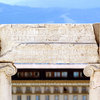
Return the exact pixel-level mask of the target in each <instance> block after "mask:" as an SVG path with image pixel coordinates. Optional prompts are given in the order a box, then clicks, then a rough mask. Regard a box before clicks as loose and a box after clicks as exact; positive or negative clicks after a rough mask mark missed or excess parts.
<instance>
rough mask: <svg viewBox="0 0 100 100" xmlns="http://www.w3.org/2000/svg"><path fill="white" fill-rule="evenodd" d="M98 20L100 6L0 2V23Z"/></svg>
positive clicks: (90, 21) (84, 21)
mask: <svg viewBox="0 0 100 100" xmlns="http://www.w3.org/2000/svg"><path fill="white" fill-rule="evenodd" d="M96 22H100V8H93V9H67V8H30V7H25V6H23V7H22V6H11V5H7V4H2V3H0V24H18V23H19V24H25V23H26V24H32V23H33V24H34V23H96Z"/></svg>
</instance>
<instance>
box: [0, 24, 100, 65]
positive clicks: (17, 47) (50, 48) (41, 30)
mask: <svg viewBox="0 0 100 100" xmlns="http://www.w3.org/2000/svg"><path fill="white" fill-rule="evenodd" d="M94 32H95V30H94V28H93V25H92V24H28V25H27V24H24V25H23V24H15V25H10V24H9V25H0V40H1V54H0V61H12V62H14V63H97V62H98V61H99V55H98V50H99V49H98V45H97V43H98V42H97V41H98V39H96V34H95V33H94Z"/></svg>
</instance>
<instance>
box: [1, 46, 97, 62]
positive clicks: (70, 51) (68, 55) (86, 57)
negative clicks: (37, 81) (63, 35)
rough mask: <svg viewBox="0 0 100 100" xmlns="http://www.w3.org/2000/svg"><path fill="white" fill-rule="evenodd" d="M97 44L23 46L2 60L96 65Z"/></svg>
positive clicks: (13, 50)
mask: <svg viewBox="0 0 100 100" xmlns="http://www.w3.org/2000/svg"><path fill="white" fill-rule="evenodd" d="M96 50H97V45H96V44H22V45H20V46H18V47H16V48H15V49H12V51H10V52H8V53H7V54H6V55H5V56H4V55H3V57H2V58H1V59H0V60H7V61H13V62H15V63H91V62H92V63H95V62H97V61H98V53H97V51H96Z"/></svg>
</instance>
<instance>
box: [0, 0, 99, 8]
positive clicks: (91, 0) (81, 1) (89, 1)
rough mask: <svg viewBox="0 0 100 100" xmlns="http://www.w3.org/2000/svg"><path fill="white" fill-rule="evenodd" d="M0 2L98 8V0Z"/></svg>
mask: <svg viewBox="0 0 100 100" xmlns="http://www.w3.org/2000/svg"><path fill="white" fill-rule="evenodd" d="M0 2H1V3H5V4H10V5H20V6H28V7H39V8H48V7H64V8H79V9H87V8H99V7H100V0H0Z"/></svg>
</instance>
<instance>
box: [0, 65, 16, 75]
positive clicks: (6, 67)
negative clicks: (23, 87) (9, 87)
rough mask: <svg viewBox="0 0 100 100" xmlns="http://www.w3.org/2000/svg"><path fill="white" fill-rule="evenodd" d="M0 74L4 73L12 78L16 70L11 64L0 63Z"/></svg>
mask: <svg viewBox="0 0 100 100" xmlns="http://www.w3.org/2000/svg"><path fill="white" fill-rule="evenodd" d="M0 72H5V73H6V75H7V76H13V75H15V74H16V72H17V69H16V67H15V66H14V64H13V63H0Z"/></svg>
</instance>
